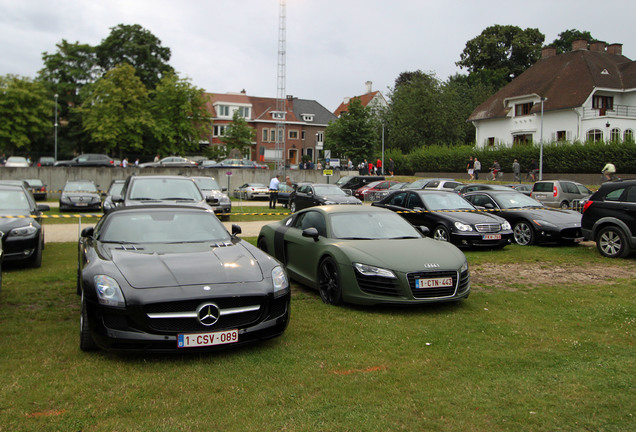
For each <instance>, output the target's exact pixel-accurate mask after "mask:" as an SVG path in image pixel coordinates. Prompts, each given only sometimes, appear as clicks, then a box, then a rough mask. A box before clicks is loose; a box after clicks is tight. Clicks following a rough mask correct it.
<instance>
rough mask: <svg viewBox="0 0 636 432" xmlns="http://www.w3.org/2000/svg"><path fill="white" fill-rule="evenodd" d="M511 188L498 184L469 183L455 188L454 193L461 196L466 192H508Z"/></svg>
mask: <svg viewBox="0 0 636 432" xmlns="http://www.w3.org/2000/svg"><path fill="white" fill-rule="evenodd" d="M511 189H512V188H511V187H510V186H503V185H498V184H488V183H469V184H464V185H459V186H457V187H456V188H455V192H457V193H458V194H459V195H463V194H465V193H467V192H474V191H480V190H502V191H510V190H511Z"/></svg>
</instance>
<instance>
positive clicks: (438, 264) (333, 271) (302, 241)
mask: <svg viewBox="0 0 636 432" xmlns="http://www.w3.org/2000/svg"><path fill="white" fill-rule="evenodd" d="M423 230H424V231H426V228H423ZM258 247H259V248H260V249H262V250H263V251H265V252H267V253H269V254H270V255H272V256H274V257H275V258H277V259H278V260H280V261H281V262H282V263H284V264H285V267H286V269H287V273H288V274H289V276H290V277H291V278H292V279H294V280H296V281H298V282H300V283H303V284H305V285H308V286H309V287H311V288H314V289H317V290H318V291H319V292H320V297H321V298H322V300H323V301H324V302H325V303H328V304H340V303H342V302H347V303H357V304H365V305H372V304H381V303H384V304H409V303H410V304H419V303H430V302H444V301H452V300H459V299H462V298H466V297H468V295H469V293H470V274H469V271H468V264H467V262H466V257H465V256H464V254H463V253H462V252H461V251H460V250H459V249H458V248H457V247H456V246H454V245H452V244H450V243H445V242H438V241H435V240H433V239H431V238H427V237H426V236H425V235H424V234H423V233H422V232H420V231H418V229H416V228H414V227H413V226H412V225H411V224H409V223H408V222H406V220H404V219H403V218H402V217H400V216H399V215H398V214H396V213H393V212H392V211H390V210H387V209H383V208H376V207H369V206H341V205H332V206H319V207H310V208H307V209H304V210H301V211H299V212H297V213H294V214H293V215H291V216H288V217H287V218H285V219H283V220H281V221H277V222H274V223H271V224H268V225H265V226H263V228H261V231H260V234H259V236H258Z"/></svg>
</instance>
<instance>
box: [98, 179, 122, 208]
mask: <svg viewBox="0 0 636 432" xmlns="http://www.w3.org/2000/svg"><path fill="white" fill-rule="evenodd" d="M124 183H126V180H121V179H115V180H113V181H111V182H110V186H108V190H107V191H106V192H105V193H103V194H102V197H103V198H104V199H103V201H102V211H103V212H104V213H108V212H109V211H112V210H114V209H115V207H116V206H115V203H113V195H121V191H122V189H123V188H124Z"/></svg>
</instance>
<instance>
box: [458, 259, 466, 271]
mask: <svg viewBox="0 0 636 432" xmlns="http://www.w3.org/2000/svg"><path fill="white" fill-rule="evenodd" d="M467 271H468V261H464V264H462V267H461V268H460V269H459V272H460V273H464V272H467Z"/></svg>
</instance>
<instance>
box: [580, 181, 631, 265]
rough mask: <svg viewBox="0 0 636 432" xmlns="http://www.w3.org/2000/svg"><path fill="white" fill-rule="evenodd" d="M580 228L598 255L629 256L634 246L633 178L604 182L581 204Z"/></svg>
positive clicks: (611, 256) (610, 256)
mask: <svg viewBox="0 0 636 432" xmlns="http://www.w3.org/2000/svg"><path fill="white" fill-rule="evenodd" d="M581 229H582V230H583V235H584V236H585V239H586V240H594V241H596V247H597V248H598V251H599V252H600V253H601V255H603V256H606V257H609V258H618V257H626V256H627V255H629V253H630V252H631V251H632V249H633V248H636V179H635V180H623V181H612V182H607V183H603V185H602V186H601V188H600V189H599V190H598V192H595V193H594V194H592V196H591V197H590V199H589V201H587V202H586V203H585V205H584V206H583V218H582V219H581Z"/></svg>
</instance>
